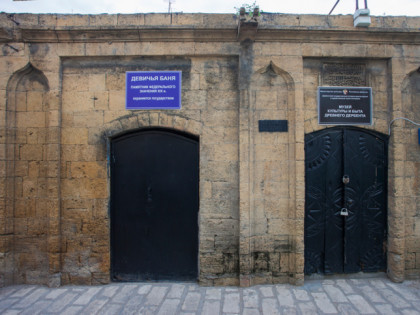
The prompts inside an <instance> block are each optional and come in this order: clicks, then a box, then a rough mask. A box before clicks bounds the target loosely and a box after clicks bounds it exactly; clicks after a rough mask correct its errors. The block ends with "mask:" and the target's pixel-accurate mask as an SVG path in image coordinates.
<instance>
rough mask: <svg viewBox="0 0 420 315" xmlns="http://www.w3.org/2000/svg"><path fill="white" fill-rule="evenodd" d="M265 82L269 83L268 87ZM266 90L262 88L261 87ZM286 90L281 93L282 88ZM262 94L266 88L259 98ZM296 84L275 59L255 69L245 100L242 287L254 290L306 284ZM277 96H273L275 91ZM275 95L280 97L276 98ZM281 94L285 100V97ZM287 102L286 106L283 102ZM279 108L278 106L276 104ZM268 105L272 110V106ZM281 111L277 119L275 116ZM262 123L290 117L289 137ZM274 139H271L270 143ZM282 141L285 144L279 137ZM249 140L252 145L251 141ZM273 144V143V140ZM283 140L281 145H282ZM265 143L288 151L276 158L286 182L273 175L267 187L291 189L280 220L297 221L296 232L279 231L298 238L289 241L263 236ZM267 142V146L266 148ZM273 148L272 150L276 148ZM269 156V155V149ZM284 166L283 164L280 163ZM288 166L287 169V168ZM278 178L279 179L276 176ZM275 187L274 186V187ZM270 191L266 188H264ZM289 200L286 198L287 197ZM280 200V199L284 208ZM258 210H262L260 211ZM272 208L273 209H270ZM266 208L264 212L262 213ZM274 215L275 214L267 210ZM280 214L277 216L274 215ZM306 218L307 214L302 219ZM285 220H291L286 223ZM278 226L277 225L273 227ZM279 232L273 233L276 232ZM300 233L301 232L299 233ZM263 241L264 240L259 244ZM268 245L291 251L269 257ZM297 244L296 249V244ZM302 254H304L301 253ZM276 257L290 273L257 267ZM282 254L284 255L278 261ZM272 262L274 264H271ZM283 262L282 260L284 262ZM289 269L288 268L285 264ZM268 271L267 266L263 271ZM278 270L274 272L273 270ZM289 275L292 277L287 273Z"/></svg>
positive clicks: (241, 142)
mask: <svg viewBox="0 0 420 315" xmlns="http://www.w3.org/2000/svg"><path fill="white" fill-rule="evenodd" d="M264 82H265V83H264ZM259 85H260V86H261V89H259V88H258V87H257V86H259ZM281 86H282V87H283V89H281V88H280V87H281ZM258 90H260V91H259V92H261V93H259V94H258ZM294 90H295V89H294V80H293V78H292V77H291V75H290V74H289V73H288V72H286V71H285V70H283V69H281V68H280V67H279V66H277V65H276V64H275V63H274V62H273V61H270V62H269V64H268V65H267V66H266V67H263V68H261V69H258V70H257V71H255V72H254V73H253V74H252V76H251V79H250V84H249V87H248V90H247V91H246V93H247V94H246V95H245V96H244V97H243V98H244V101H246V102H247V103H248V106H249V108H246V106H245V107H243V110H241V118H240V134H241V136H240V138H242V139H243V140H240V151H241V152H242V153H241V154H240V157H241V161H240V168H241V170H240V173H241V182H240V187H241V188H240V195H241V200H240V202H241V210H240V220H241V223H240V226H241V228H240V235H241V239H240V285H241V286H249V285H253V284H258V283H260V282H265V283H276V282H290V283H300V279H302V280H303V264H302V266H300V265H299V261H303V259H301V258H300V257H299V256H302V258H303V246H302V248H301V249H299V247H298V246H295V245H296V244H297V243H299V242H300V241H299V239H302V240H301V242H302V244H303V230H302V232H301V234H302V235H299V232H298V226H299V222H298V220H299V215H298V213H299V211H298V210H297V209H296V207H297V203H298V202H297V196H296V181H295V180H296V177H295V176H294V174H295V170H296V167H297V163H298V162H297V161H296V159H295V149H296V147H295V145H296V144H295V124H296V118H295V110H294V106H295V94H294ZM270 92H271V93H270ZM277 93H283V94H282V95H281V96H283V97H284V98H282V99H281V100H280V101H279V100H277V99H276V100H274V99H270V98H271V97H277ZM273 95H274V96H273ZM281 96H279V97H281ZM258 102H263V103H265V106H264V105H263V106H262V107H259V106H258V105H259V103H258ZM280 103H282V104H280ZM273 104H275V105H273ZM267 106H268V107H267ZM258 111H261V112H263V111H266V115H265V116H264V114H262V115H260V114H259V113H258ZM274 112H275V115H274V116H272V115H271V114H273V113H274ZM259 119H286V120H287V121H288V126H289V131H288V133H287V134H281V133H270V134H268V133H265V134H262V133H259V132H258V120H259ZM268 138H270V140H268ZM271 138H276V139H277V140H278V139H281V140H280V142H278V141H277V140H275V141H274V142H272V140H273V139H271ZM245 139H246V141H245ZM267 141H268V142H267ZM276 141H277V142H276ZM270 143H278V145H277V146H276V145H274V146H272V145H271V144H270ZM260 144H262V146H261V149H262V150H263V149H264V148H266V149H268V147H269V146H271V149H272V150H277V151H276V152H277V153H280V155H282V154H283V153H285V154H286V155H285V156H281V157H280V156H279V157H274V156H273V158H274V160H273V161H272V162H273V165H274V164H276V163H277V164H278V163H279V162H280V161H281V160H283V161H284V162H285V163H286V164H288V166H287V168H286V169H287V171H286V173H287V175H286V176H285V178H284V179H285V180H284V182H283V183H280V182H277V183H275V181H276V180H280V179H279V178H278V179H274V178H273V177H271V180H273V181H272V182H271V185H270V183H268V184H267V189H269V190H272V192H273V193H276V192H278V193H279V194H280V193H281V192H280V190H281V188H280V187H281V185H282V184H284V183H286V182H287V186H288V196H287V201H285V203H286V202H287V205H286V206H284V205H283V204H282V208H286V211H285V212H286V214H285V218H284V217H282V218H281V219H279V218H280V217H277V218H274V220H273V221H275V222H276V223H277V224H279V223H280V221H281V220H284V219H286V220H287V222H288V223H291V224H292V225H293V227H292V228H291V229H290V230H291V233H288V231H281V229H282V228H280V227H279V229H278V232H279V233H284V234H285V235H286V234H290V235H292V236H289V235H288V236H287V240H280V239H278V238H277V239H276V236H275V235H270V233H262V234H260V235H259V236H258V237H256V235H257V234H259V232H258V230H259V228H260V227H261V226H260V227H259V225H264V224H265V223H264V219H262V220H261V217H260V218H257V216H261V212H264V210H261V209H263V208H265V206H264V202H263V200H262V199H264V198H258V195H259V194H260V193H261V190H260V192H259V191H258V190H259V188H257V186H259V185H260V184H259V183H257V179H256V174H257V173H258V172H259V173H261V168H262V166H261V163H259V162H261V161H258V158H257V157H256V155H258V154H259V153H260V152H259V151H260V148H258V147H257V146H258V145H260ZM264 144H265V145H266V146H265V147H264ZM271 149H268V150H271ZM264 152H268V151H264ZM280 163H282V162H280ZM286 164H284V166H285V165H286ZM274 177H275V176H274ZM269 186H271V187H269ZM263 189H264V188H263ZM285 199H286V198H285ZM278 203H279V200H277V206H278ZM274 207H276V201H273V202H272V204H271V206H270V208H271V209H273V208H274ZM257 208H258V209H257ZM268 208H269V206H268V205H267V209H268ZM259 209H260V210H259ZM267 211H272V210H267ZM274 216H275V215H274ZM302 219H303V216H302ZM286 220H285V221H286ZM273 226H274V225H273ZM271 231H273V229H272V230H271ZM295 231H296V233H294V232H295ZM258 239H260V240H258ZM265 241H267V242H271V243H272V242H278V243H282V242H285V243H287V244H288V245H287V246H289V245H290V250H288V253H284V255H283V256H284V257H282V258H280V255H281V254H280V253H274V252H272V253H269V252H268V253H265V252H264V251H265V250H263V252H262V253H259V251H260V248H261V247H264V246H261V245H262V244H263V243H264V242H265ZM292 243H293V245H291V244H292ZM300 252H301V253H300ZM270 255H273V257H275V260H276V259H277V258H279V259H278V260H280V259H282V260H281V261H282V264H283V265H287V270H283V272H284V274H281V273H280V272H279V268H278V267H279V266H277V267H274V268H272V267H268V266H267V267H266V271H265V272H264V270H262V271H261V272H259V271H258V270H257V272H256V269H258V268H257V267H255V266H258V265H260V264H259V260H267V261H268V260H269V259H270V258H269V256H270ZM277 255H278V256H279V257H277ZM267 264H269V262H267ZM278 264H280V262H279V263H278ZM283 267H284V266H283ZM263 268H265V267H263ZM273 270H274V272H273ZM286 273H287V275H286Z"/></svg>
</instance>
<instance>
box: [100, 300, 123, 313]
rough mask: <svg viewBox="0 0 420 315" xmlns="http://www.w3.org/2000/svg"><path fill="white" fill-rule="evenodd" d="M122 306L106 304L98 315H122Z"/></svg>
mask: <svg viewBox="0 0 420 315" xmlns="http://www.w3.org/2000/svg"><path fill="white" fill-rule="evenodd" d="M123 309H124V306H123V305H122V304H109V303H108V304H106V305H105V306H104V307H103V308H102V309H101V313H100V315H115V314H122V313H123V312H122V310H123Z"/></svg>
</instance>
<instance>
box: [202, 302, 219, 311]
mask: <svg viewBox="0 0 420 315" xmlns="http://www.w3.org/2000/svg"><path fill="white" fill-rule="evenodd" d="M220 305H221V302H220V301H212V300H206V301H204V304H203V309H202V311H201V315H218V314H220Z"/></svg>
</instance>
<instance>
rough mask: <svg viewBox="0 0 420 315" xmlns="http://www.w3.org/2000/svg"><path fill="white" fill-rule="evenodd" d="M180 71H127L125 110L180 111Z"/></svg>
mask: <svg viewBox="0 0 420 315" xmlns="http://www.w3.org/2000/svg"><path fill="white" fill-rule="evenodd" d="M181 78H182V71H128V72H126V75H125V80H126V81H125V84H126V95H125V99H126V102H125V108H126V109H180V108H181V81H182V80H181Z"/></svg>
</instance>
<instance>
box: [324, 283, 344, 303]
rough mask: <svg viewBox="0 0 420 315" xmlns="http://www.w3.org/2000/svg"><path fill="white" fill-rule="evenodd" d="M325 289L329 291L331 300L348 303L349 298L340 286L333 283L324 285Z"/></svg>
mask: <svg viewBox="0 0 420 315" xmlns="http://www.w3.org/2000/svg"><path fill="white" fill-rule="evenodd" d="M324 290H325V292H327V294H328V296H329V297H330V299H331V301H333V302H336V303H346V302H348V299H347V298H346V296H345V295H344V293H343V292H342V291H341V290H340V288H338V287H336V286H332V285H324Z"/></svg>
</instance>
